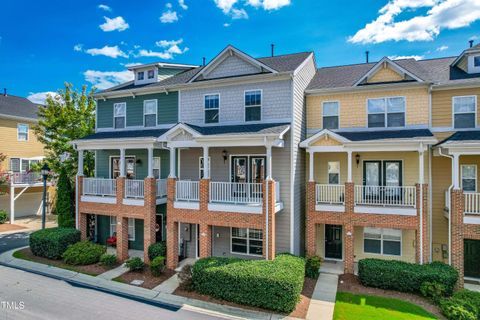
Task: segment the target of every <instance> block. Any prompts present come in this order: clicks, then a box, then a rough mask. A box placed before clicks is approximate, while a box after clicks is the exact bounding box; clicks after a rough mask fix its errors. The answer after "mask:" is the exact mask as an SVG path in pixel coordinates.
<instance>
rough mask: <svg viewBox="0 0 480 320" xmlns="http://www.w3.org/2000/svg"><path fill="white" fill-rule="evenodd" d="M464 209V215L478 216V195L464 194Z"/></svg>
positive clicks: (474, 193)
mask: <svg viewBox="0 0 480 320" xmlns="http://www.w3.org/2000/svg"><path fill="white" fill-rule="evenodd" d="M464 198H465V208H464V210H463V212H464V213H466V214H480V193H476V192H465V193H464Z"/></svg>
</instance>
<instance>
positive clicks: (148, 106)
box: [143, 99, 157, 127]
mask: <svg viewBox="0 0 480 320" xmlns="http://www.w3.org/2000/svg"><path fill="white" fill-rule="evenodd" d="M143 124H144V126H145V127H155V126H156V125H157V99H154V100H145V101H143Z"/></svg>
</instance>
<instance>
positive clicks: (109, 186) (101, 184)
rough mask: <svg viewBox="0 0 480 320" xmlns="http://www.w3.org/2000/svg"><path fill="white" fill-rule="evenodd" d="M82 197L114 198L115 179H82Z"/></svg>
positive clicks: (115, 193) (115, 189) (115, 191)
mask: <svg viewBox="0 0 480 320" xmlns="http://www.w3.org/2000/svg"><path fill="white" fill-rule="evenodd" d="M82 194H83V195H85V196H100V197H115V196H116V195H117V181H116V180H115V179H98V178H83V192H82Z"/></svg>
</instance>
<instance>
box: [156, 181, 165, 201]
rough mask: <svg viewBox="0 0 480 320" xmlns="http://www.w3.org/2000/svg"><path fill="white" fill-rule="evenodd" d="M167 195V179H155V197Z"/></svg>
mask: <svg viewBox="0 0 480 320" xmlns="http://www.w3.org/2000/svg"><path fill="white" fill-rule="evenodd" d="M166 196H167V179H157V198H165V197H166Z"/></svg>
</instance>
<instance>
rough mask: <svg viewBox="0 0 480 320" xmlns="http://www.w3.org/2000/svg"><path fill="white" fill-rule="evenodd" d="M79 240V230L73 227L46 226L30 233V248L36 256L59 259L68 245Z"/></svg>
mask: <svg viewBox="0 0 480 320" xmlns="http://www.w3.org/2000/svg"><path fill="white" fill-rule="evenodd" d="M79 241H80V231H79V230H76V229H73V228H48V229H43V230H38V231H35V232H33V233H32V234H30V249H31V250H32V253H33V254H34V255H36V256H40V257H45V258H48V259H60V258H62V254H63V253H64V252H65V250H67V247H68V246H69V245H72V244H74V243H77V242H79Z"/></svg>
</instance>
